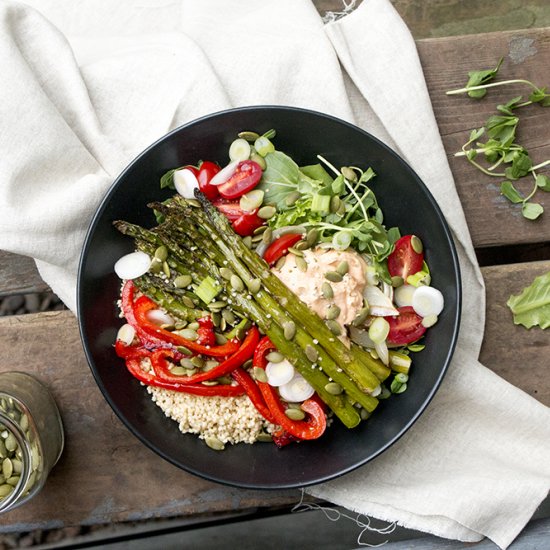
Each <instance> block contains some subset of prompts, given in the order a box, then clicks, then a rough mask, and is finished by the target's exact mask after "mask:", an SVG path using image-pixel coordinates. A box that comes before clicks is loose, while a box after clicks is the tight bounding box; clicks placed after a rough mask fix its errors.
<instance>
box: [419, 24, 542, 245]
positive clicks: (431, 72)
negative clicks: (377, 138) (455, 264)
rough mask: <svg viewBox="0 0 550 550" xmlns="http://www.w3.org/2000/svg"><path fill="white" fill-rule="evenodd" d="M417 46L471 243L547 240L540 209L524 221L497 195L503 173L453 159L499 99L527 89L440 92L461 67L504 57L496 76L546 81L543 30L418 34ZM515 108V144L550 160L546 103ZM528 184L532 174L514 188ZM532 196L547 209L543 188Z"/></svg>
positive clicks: (456, 81) (455, 84)
mask: <svg viewBox="0 0 550 550" xmlns="http://www.w3.org/2000/svg"><path fill="white" fill-rule="evenodd" d="M417 47H418V51H419V55H420V59H421V62H422V66H423V69H424V74H425V77H426V81H427V84H428V87H429V90H430V95H431V100H432V104H433V108H434V113H435V116H436V119H437V122H438V124H439V129H440V133H441V135H442V138H443V143H444V146H445V150H446V151H447V155H448V158H449V162H450V165H451V169H452V171H453V174H454V177H455V181H456V185H457V189H458V193H459V195H460V198H461V202H462V206H463V208H464V211H465V214H466V219H467V221H468V226H469V228H470V232H471V235H472V239H473V241H474V245H475V246H476V248H479V247H486V246H496V245H499V246H502V245H508V244H522V243H530V244H533V243H538V242H545V241H548V240H550V215H549V214H548V213H545V214H543V215H542V216H541V218H539V219H538V220H537V221H535V222H533V221H528V220H525V219H524V218H523V217H522V216H521V211H520V208H519V206H518V205H512V204H511V203H510V202H509V201H508V200H507V199H505V198H504V197H502V196H500V190H499V189H500V182H501V181H502V180H503V179H504V178H496V177H490V176H485V175H484V174H482V173H481V172H479V171H478V170H477V169H475V168H474V167H473V166H471V165H470V164H469V163H468V162H467V161H466V160H465V159H464V158H456V157H454V153H455V152H457V151H460V148H461V147H462V145H463V144H464V143H465V142H466V141H467V140H468V136H469V133H470V131H471V130H472V129H473V128H479V127H481V126H483V124H484V123H485V121H486V120H487V118H488V117H489V116H491V115H493V114H497V111H496V106H497V105H498V104H499V103H506V101H508V100H509V99H511V98H513V97H514V96H517V95H522V94H523V95H524V96H527V95H528V94H529V89H528V88H526V87H525V86H522V85H513V86H510V87H501V88H495V89H493V90H491V91H490V92H489V93H488V94H487V96H486V97H485V98H484V99H482V100H474V99H470V98H468V97H467V96H466V95H461V96H448V95H446V94H445V92H446V91H447V90H450V89H453V88H460V87H462V86H464V84H465V83H466V80H467V73H468V71H470V70H473V69H482V68H490V67H494V66H495V65H496V63H497V61H498V60H499V58H501V57H503V58H504V62H503V64H502V67H501V69H500V72H499V76H498V80H505V79H512V78H524V79H527V80H531V81H533V82H535V83H537V84H538V85H539V86H548V85H550V81H549V80H548V73H547V71H546V69H545V68H546V67H548V66H550V29H536V30H529V31H513V32H499V33H490V34H484V35H474V36H459V37H450V38H442V39H427V40H419V41H418V42H417ZM518 112H519V113H520V126H519V129H518V132H517V138H518V142H519V143H521V144H522V145H523V146H524V147H525V148H526V149H527V150H528V151H529V152H530V153H531V154H532V158H533V161H534V162H535V164H537V163H540V162H543V161H545V160H547V159H550V131H549V128H550V109H544V108H542V107H540V106H538V105H531V106H528V107H525V108H523V109H521V110H520V111H518ZM482 141H485V138H484V139H482ZM544 171H545V172H547V171H548V169H547V168H546V169H545V170H544ZM533 183H534V182H533V179H532V178H523V179H522V180H521V181H519V182H518V184H517V187H518V188H519V189H520V190H521V191H522V192H523V193H524V194H525V195H527V194H528V193H529V192H530V190H531V189H532V187H533ZM536 200H537V201H538V202H540V203H541V204H542V205H543V206H544V207H545V208H546V209H547V210H550V195H549V194H548V193H544V192H540V191H539V192H538V193H537V195H536Z"/></svg>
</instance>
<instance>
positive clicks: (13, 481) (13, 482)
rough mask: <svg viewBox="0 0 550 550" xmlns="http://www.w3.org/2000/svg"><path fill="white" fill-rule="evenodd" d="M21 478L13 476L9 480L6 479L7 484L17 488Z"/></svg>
mask: <svg viewBox="0 0 550 550" xmlns="http://www.w3.org/2000/svg"><path fill="white" fill-rule="evenodd" d="M19 479H21V478H20V476H11V477H10V478H9V479H6V483H7V484H8V485H11V486H12V487H15V486H16V485H17V484H18V483H19Z"/></svg>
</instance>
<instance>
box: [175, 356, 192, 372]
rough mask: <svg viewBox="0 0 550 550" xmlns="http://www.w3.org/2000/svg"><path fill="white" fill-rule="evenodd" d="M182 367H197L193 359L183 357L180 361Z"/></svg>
mask: <svg viewBox="0 0 550 550" xmlns="http://www.w3.org/2000/svg"><path fill="white" fill-rule="evenodd" d="M180 365H181V366H182V367H183V368H185V369H194V368H195V367H196V366H197V365H195V363H193V359H192V358H189V357H182V358H181V359H180ZM174 368H175V367H174Z"/></svg>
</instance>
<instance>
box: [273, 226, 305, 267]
mask: <svg viewBox="0 0 550 550" xmlns="http://www.w3.org/2000/svg"><path fill="white" fill-rule="evenodd" d="M301 238H302V234H301V233H288V234H287V235H283V236H282V237H279V238H278V239H275V240H274V241H273V242H272V243H271V244H270V245H269V246H268V247H267V250H266V251H265V254H264V260H265V261H266V262H267V263H268V265H269V266H272V265H274V264H275V262H276V261H277V260H278V259H279V258H282V257H283V256H284V255H285V254H286V253H287V252H288V249H289V247H291V246H293V245H295V244H296V243H297V242H298V241H299V240H301Z"/></svg>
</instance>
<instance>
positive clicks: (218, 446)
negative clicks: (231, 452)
mask: <svg viewBox="0 0 550 550" xmlns="http://www.w3.org/2000/svg"><path fill="white" fill-rule="evenodd" d="M204 442H205V443H206V444H207V445H208V446H209V447H210V448H211V449H213V450H214V451H223V450H224V449H225V445H224V444H223V443H222V441H220V440H219V439H218V438H217V437H214V436H208V437H205V438H204Z"/></svg>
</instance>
